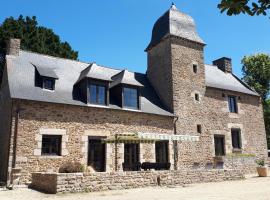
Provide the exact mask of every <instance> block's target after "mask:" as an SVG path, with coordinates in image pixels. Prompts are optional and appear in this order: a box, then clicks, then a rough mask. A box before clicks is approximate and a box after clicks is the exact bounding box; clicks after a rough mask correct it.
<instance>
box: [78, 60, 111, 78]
mask: <svg viewBox="0 0 270 200" xmlns="http://www.w3.org/2000/svg"><path fill="white" fill-rule="evenodd" d="M84 78H92V79H97V80H102V81H112V79H111V75H110V74H106V73H104V70H103V69H102V68H101V67H99V66H98V65H97V64H96V63H92V64H90V65H89V66H88V67H87V68H85V69H84V70H83V71H82V72H81V74H80V77H79V79H78V81H77V82H79V81H81V80H82V79H84Z"/></svg>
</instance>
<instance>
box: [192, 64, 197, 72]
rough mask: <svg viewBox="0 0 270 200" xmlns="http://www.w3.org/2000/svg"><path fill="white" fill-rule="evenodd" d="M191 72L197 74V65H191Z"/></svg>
mask: <svg viewBox="0 0 270 200" xmlns="http://www.w3.org/2000/svg"><path fill="white" fill-rule="evenodd" d="M193 72H194V73H195V74H197V72H198V65H196V64H193Z"/></svg>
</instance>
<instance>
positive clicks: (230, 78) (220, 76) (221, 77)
mask: <svg viewBox="0 0 270 200" xmlns="http://www.w3.org/2000/svg"><path fill="white" fill-rule="evenodd" d="M205 81H206V86H208V87H213V88H219V89H224V90H231V91H236V92H241V93H245V94H251V95H255V96H259V95H258V93H256V92H255V91H253V90H252V89H251V88H250V87H249V86H248V85H246V84H245V83H244V82H242V81H241V80H240V79H239V78H237V77H236V76H235V75H234V74H231V73H224V72H223V71H222V70H220V69H219V68H218V67H217V66H213V65H205Z"/></svg>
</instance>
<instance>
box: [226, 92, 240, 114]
mask: <svg viewBox="0 0 270 200" xmlns="http://www.w3.org/2000/svg"><path fill="white" fill-rule="evenodd" d="M228 104H229V111H230V112H231V113H237V112H238V110H237V101H236V97H235V96H228Z"/></svg>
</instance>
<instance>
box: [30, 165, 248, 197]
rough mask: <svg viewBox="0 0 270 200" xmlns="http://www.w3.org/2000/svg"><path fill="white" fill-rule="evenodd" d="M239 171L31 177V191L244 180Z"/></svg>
mask: <svg viewBox="0 0 270 200" xmlns="http://www.w3.org/2000/svg"><path fill="white" fill-rule="evenodd" d="M243 178H244V174H243V172H242V171H240V170H217V169H214V170H186V171H139V172H111V173H108V172H100V173H88V174H87V173H86V174H83V173H71V174H64V173H63V174H62V173H33V175H32V184H31V188H33V189H36V190H39V191H43V192H46V193H65V192H94V191H105V190H116V189H130V188H141V187H149V186H173V185H184V184H191V183H202V182H219V181H226V180H238V179H243Z"/></svg>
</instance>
